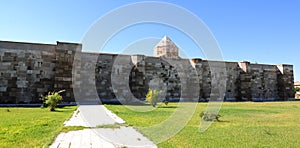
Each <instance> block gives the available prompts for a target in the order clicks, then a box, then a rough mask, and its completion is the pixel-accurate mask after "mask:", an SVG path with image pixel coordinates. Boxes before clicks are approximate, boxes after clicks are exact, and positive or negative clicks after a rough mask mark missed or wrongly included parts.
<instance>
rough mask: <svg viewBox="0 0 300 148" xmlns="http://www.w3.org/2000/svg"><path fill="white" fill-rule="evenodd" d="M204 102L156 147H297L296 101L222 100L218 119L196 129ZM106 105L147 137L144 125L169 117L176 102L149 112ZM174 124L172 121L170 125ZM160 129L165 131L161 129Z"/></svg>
mask: <svg viewBox="0 0 300 148" xmlns="http://www.w3.org/2000/svg"><path fill="white" fill-rule="evenodd" d="M206 106H207V103H198V105H197V108H196V111H195V113H194V114H193V116H192V118H191V120H190V121H189V122H188V124H187V125H186V126H185V127H184V128H183V129H182V130H181V131H180V132H179V133H177V134H176V135H175V136H173V137H171V138H170V139H168V140H166V141H164V142H162V143H159V144H158V146H159V147H299V146H300V140H298V138H300V102H266V103H253V102H246V103H240V102H239V103H223V106H222V108H221V110H220V112H219V113H220V114H221V115H222V117H221V118H220V120H221V122H214V123H213V124H212V125H211V126H210V127H209V129H208V130H206V131H205V132H203V133H201V132H199V125H200V121H201V120H200V117H199V114H200V113H201V112H203V111H205V109H206ZM106 107H107V108H108V109H110V110H112V111H113V112H114V113H116V114H117V115H118V116H120V117H121V118H123V119H124V120H125V121H126V122H127V123H128V124H129V125H133V126H135V127H137V128H138V130H140V131H141V132H142V133H144V134H145V135H146V136H147V137H149V138H150V139H152V140H153V139H155V138H156V137H157V135H159V134H160V133H159V132H157V134H155V133H152V134H148V133H147V131H144V128H145V127H149V126H153V125H157V124H159V123H161V122H162V121H164V120H166V119H168V118H169V116H170V115H172V113H173V112H174V111H175V109H176V108H177V104H176V103H170V104H169V105H168V107H159V108H157V109H155V110H153V111H150V112H137V111H133V110H130V109H128V108H126V107H125V106H122V105H106ZM172 126H176V125H172ZM160 132H166V131H164V130H162V131H160Z"/></svg>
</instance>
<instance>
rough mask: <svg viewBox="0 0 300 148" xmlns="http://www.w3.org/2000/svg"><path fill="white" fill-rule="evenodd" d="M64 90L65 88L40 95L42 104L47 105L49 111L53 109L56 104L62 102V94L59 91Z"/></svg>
mask: <svg viewBox="0 0 300 148" xmlns="http://www.w3.org/2000/svg"><path fill="white" fill-rule="evenodd" d="M64 91H65V90H61V91H58V92H55V91H53V92H49V93H48V95H47V96H45V97H42V100H43V103H44V106H48V107H49V109H50V111H55V108H56V106H57V105H58V104H59V103H61V102H62V96H61V95H60V93H62V92H64Z"/></svg>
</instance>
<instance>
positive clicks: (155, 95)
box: [146, 89, 161, 107]
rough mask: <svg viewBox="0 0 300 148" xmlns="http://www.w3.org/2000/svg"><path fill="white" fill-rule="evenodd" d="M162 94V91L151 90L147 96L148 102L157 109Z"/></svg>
mask: <svg viewBox="0 0 300 148" xmlns="http://www.w3.org/2000/svg"><path fill="white" fill-rule="evenodd" d="M160 94H161V91H158V90H155V89H149V90H148V93H147V95H146V100H147V101H148V102H149V103H150V104H151V105H152V106H153V107H155V106H156V104H157V102H158V99H159V96H160Z"/></svg>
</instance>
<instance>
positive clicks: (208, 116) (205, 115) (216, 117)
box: [200, 112, 222, 121]
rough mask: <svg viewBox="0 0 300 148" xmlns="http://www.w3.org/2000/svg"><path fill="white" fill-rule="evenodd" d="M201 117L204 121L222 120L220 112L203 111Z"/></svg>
mask: <svg viewBox="0 0 300 148" xmlns="http://www.w3.org/2000/svg"><path fill="white" fill-rule="evenodd" d="M200 117H201V118H202V119H203V120H204V121H214V120H217V121H220V120H219V118H220V117H222V116H221V115H220V114H216V113H209V112H201V113H200Z"/></svg>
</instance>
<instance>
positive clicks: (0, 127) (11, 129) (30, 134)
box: [0, 106, 77, 147]
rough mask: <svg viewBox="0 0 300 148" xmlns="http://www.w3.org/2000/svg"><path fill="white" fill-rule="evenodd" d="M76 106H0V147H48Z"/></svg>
mask: <svg viewBox="0 0 300 148" xmlns="http://www.w3.org/2000/svg"><path fill="white" fill-rule="evenodd" d="M76 108H77V107H75V106H73V107H64V108H57V109H56V110H57V111H55V112H50V111H49V109H46V108H45V109H41V108H19V107H11V108H7V107H3V108H0V147H44V146H45V147H48V145H50V144H51V142H52V141H53V140H54V138H55V137H56V136H57V135H58V133H59V132H60V131H63V130H66V129H64V128H63V122H64V121H65V120H67V119H68V118H70V117H71V115H72V113H73V111H74V110H75V109H76Z"/></svg>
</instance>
